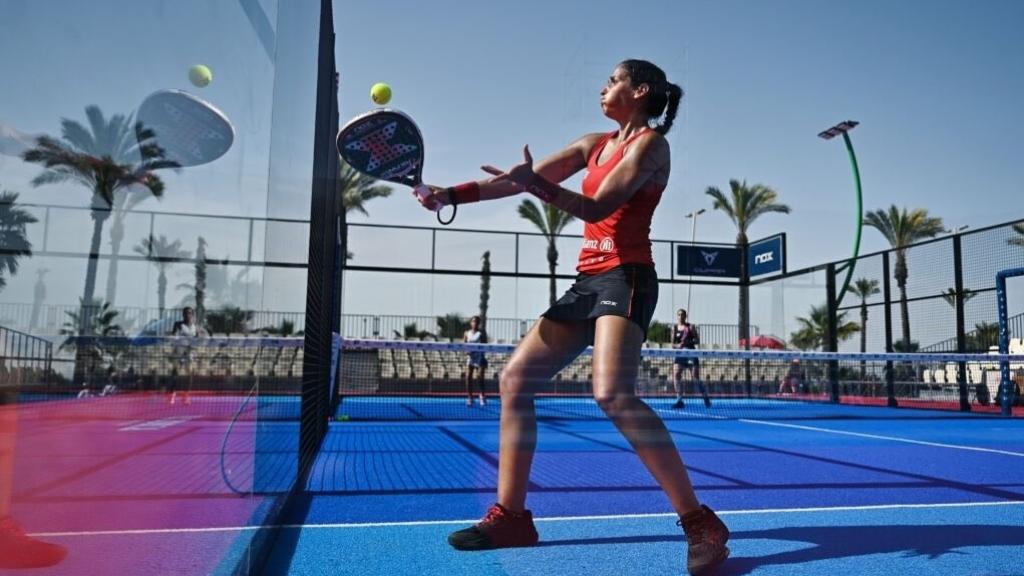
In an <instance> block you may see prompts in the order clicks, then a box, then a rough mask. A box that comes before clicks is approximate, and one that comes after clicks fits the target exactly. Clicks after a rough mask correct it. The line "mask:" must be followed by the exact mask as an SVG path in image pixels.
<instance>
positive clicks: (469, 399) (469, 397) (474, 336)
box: [462, 316, 487, 406]
mask: <svg viewBox="0 0 1024 576" xmlns="http://www.w3.org/2000/svg"><path fill="white" fill-rule="evenodd" d="M462 341H463V342H465V343H467V344H486V343H487V333H485V332H484V331H483V328H482V327H481V326H480V317H479V316H473V317H472V318H470V319H469V329H468V330H466V331H465V332H464V333H463V334H462ZM474 371H476V375H477V382H478V383H479V387H480V388H479V390H480V391H479V392H478V395H479V398H480V405H481V406H485V405H487V396H486V390H484V373H485V372H486V371H487V356H486V355H485V354H484V353H483V352H470V353H468V354H467V355H466V406H472V405H473V372H474Z"/></svg>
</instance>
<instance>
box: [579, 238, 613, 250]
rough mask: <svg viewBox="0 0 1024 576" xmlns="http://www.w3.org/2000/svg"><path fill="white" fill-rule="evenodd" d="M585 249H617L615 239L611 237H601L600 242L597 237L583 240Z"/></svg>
mask: <svg viewBox="0 0 1024 576" xmlns="http://www.w3.org/2000/svg"><path fill="white" fill-rule="evenodd" d="M583 249H584V250H600V251H601V252H612V251H614V250H615V241H614V240H612V239H611V238H609V237H607V236H606V237H604V238H601V240H600V242H598V241H597V240H595V239H592V238H591V239H587V240H584V241H583Z"/></svg>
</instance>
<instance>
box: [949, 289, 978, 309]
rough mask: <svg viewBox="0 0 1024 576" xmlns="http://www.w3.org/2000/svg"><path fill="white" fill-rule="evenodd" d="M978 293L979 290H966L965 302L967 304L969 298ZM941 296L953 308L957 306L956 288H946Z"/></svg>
mask: <svg viewBox="0 0 1024 576" xmlns="http://www.w3.org/2000/svg"><path fill="white" fill-rule="evenodd" d="M977 295H978V293H977V292H964V304H966V303H967V301H968V300H970V299H971V298H974V297H975V296H977ZM941 296H942V299H943V300H945V301H946V304H949V305H950V306H952V307H953V308H956V288H946V291H945V292H943V293H942V294H941Z"/></svg>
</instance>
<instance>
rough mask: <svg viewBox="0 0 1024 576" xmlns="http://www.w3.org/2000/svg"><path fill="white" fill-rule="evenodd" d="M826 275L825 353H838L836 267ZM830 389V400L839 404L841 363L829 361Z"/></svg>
mask: <svg viewBox="0 0 1024 576" xmlns="http://www.w3.org/2000/svg"><path fill="white" fill-rule="evenodd" d="M825 274H826V277H825V308H826V310H827V311H828V326H827V331H826V333H825V342H824V344H825V351H826V352H838V351H839V332H838V330H837V326H838V324H839V321H838V314H837V310H836V308H837V307H838V306H839V303H838V302H836V265H835V264H829V265H828V267H827V268H826V270H825ZM828 389H829V400H831V401H832V402H839V362H837V361H835V360H829V361H828Z"/></svg>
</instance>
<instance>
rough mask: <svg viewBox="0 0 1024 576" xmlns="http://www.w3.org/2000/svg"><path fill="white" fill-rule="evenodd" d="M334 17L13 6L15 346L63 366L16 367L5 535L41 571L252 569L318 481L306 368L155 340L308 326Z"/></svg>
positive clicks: (5, 323)
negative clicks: (305, 431)
mask: <svg viewBox="0 0 1024 576" xmlns="http://www.w3.org/2000/svg"><path fill="white" fill-rule="evenodd" d="M319 16H320V14H319V3H317V2H293V3H282V4H280V5H279V4H278V2H277V1H276V0H240V1H237V2H208V1H205V0H175V1H170V0H167V1H163V0H153V1H147V2H129V1H122V0H117V1H111V2H100V3H82V2H75V1H71V0H52V1H47V2H33V1H29V0H10V1H7V2H4V3H3V7H2V15H0V54H3V57H0V73H2V74H3V76H4V77H5V78H8V79H20V80H18V81H10V82H5V83H4V89H3V90H0V192H2V194H3V197H2V199H0V218H3V221H0V229H2V232H3V236H2V238H3V246H0V249H2V250H3V258H4V263H3V264H2V265H0V329H2V330H3V333H4V339H5V341H19V342H20V341H31V342H36V343H39V345H38V346H34V347H31V348H30V350H32V352H31V353H32V354H40V353H39V352H38V350H44V349H46V350H50V352H49V354H50V357H49V358H46V359H43V360H42V362H44V364H43V365H44V366H46V368H43V369H37V368H33V369H32V370H26V369H24V366H25V365H26V364H25V362H24V359H22V358H18V357H16V356H17V354H21V353H20V352H19V353H13V354H14V355H12V353H11V352H5V355H4V357H3V358H0V364H2V366H0V375H2V378H0V387H2V390H3V392H4V394H3V397H4V402H3V405H0V422H2V426H0V439H2V442H0V518H8V517H9V518H10V519H13V520H14V521H16V522H17V523H18V524H19V525H20V526H22V527H23V529H24V531H25V532H26V533H28V534H31V535H41V536H33V537H31V538H29V539H28V540H26V541H25V542H28V543H31V545H29V544H26V546H25V547H24V549H25V550H27V552H26V554H28V553H31V554H35V555H36V556H35V558H34V560H33V561H34V562H35V563H36V564H38V565H49V567H48V568H47V569H45V570H40V571H39V572H37V573H47V574H49V573H53V574H85V573H108V574H132V573H147V574H156V573H176V572H179V571H180V570H181V569H182V566H185V565H187V566H189V567H190V568H189V570H190V572H191V573H218V572H231V571H233V570H235V569H236V567H238V566H242V567H243V569H245V567H246V566H247V565H248V564H247V563H248V562H249V560H250V558H249V556H248V555H249V554H250V542H251V540H252V538H253V536H255V535H258V534H259V531H258V530H253V529H252V528H253V527H255V526H259V525H261V524H262V523H263V520H264V519H265V518H266V514H267V513H268V511H270V510H272V509H273V502H274V501H275V498H276V497H277V496H278V495H280V494H281V493H283V492H285V491H287V490H288V489H290V488H291V485H292V484H293V483H294V479H295V465H294V462H295V457H294V451H295V446H297V444H298V440H297V437H298V429H299V427H298V386H299V381H300V378H301V366H302V361H301V347H297V346H298V345H297V344H296V343H295V342H287V341H275V342H273V343H269V342H268V343H265V344H260V345H256V346H252V345H244V346H243V345H241V344H238V343H237V342H235V341H231V340H223V341H220V343H218V344H217V347H214V346H213V344H211V342H212V339H209V342H206V343H196V344H194V345H190V346H183V345H181V344H169V343H161V342H160V341H158V340H146V338H147V337H160V336H163V335H167V334H168V333H170V332H171V331H172V329H173V327H174V325H175V323H176V322H179V321H182V320H184V309H185V308H186V307H187V308H192V309H194V316H195V319H196V321H197V323H196V325H197V326H198V328H195V329H186V333H190V332H188V331H189V330H193V331H194V332H195V333H197V334H198V335H199V336H204V335H210V333H212V335H214V336H218V337H223V336H225V335H233V336H238V335H240V334H242V333H246V332H251V331H253V330H258V329H261V328H267V329H268V331H273V332H275V333H276V334H279V335H284V336H287V335H288V332H290V331H291V332H294V331H295V330H297V329H301V324H300V320H301V318H302V313H303V312H304V309H305V297H306V289H305V285H306V261H307V250H308V246H307V240H308V237H309V229H308V220H309V205H310V191H311V186H312V164H313V160H312V159H313V144H314V142H313V128H314V107H315V89H316V67H317V30H318V28H319ZM289 322H290V328H289ZM296 324H299V326H298V328H296ZM93 336H102V337H119V338H121V339H120V340H114V339H106V340H87V339H86V338H85V337H93ZM299 342H301V341H299ZM43 343H49V344H50V345H51V348H45V346H43V345H42V344H43ZM5 350H6V349H5ZM32 366H33V367H35V366H38V364H32ZM182 529H185V530H184V531H183V530H182ZM189 529H212V530H208V531H200V532H194V531H189ZM98 533H102V535H98ZM47 534H51V535H53V536H46V535H47ZM27 538H28V537H27ZM39 542H46V543H49V544H52V545H54V546H50V547H47V546H44V545H42V544H39ZM33 546H34V547H33ZM183 554H185V555H187V556H188V559H187V563H186V562H185V561H183V558H182V555H183ZM5 562H6V564H5ZM15 562H16V560H15V559H9V558H8V559H4V558H0V569H2V568H5V567H13V566H8V564H10V565H13V564H14V563H15Z"/></svg>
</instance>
